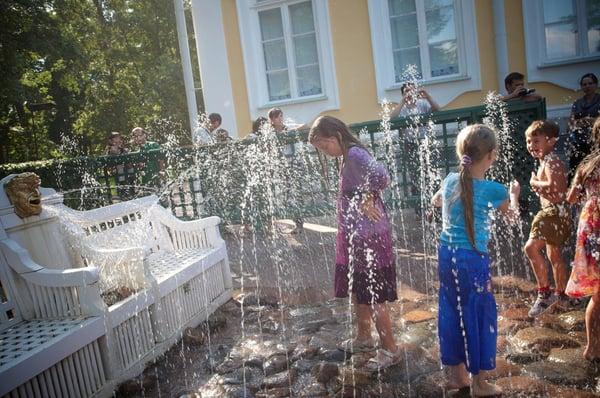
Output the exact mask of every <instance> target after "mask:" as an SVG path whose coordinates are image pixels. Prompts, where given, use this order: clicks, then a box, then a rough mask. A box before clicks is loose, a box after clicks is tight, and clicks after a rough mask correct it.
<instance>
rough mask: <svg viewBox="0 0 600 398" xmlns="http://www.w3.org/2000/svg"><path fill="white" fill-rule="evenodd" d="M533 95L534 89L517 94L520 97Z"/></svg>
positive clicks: (527, 89)
mask: <svg viewBox="0 0 600 398" xmlns="http://www.w3.org/2000/svg"><path fill="white" fill-rule="evenodd" d="M532 93H535V88H526V89H525V90H523V91H522V92H521V94H519V96H520V97H525V96H526V95H529V94H532Z"/></svg>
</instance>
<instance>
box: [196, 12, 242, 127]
mask: <svg viewBox="0 0 600 398" xmlns="http://www.w3.org/2000/svg"><path fill="white" fill-rule="evenodd" d="M192 18H193V21H194V35H195V38H196V48H197V50H198V63H199V65H200V76H201V77H202V92H203V95H204V105H205V108H206V112H207V113H213V112H215V113H219V114H220V115H221V117H222V118H223V124H222V127H223V128H224V129H226V130H227V131H229V134H230V136H231V137H232V138H237V137H239V134H238V129H237V123H236V115H235V106H234V103H233V89H232V86H231V79H230V74H229V60H228V59H227V47H226V44H225V31H224V30H223V14H222V11H221V1H220V0H192Z"/></svg>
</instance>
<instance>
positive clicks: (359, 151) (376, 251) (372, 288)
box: [308, 116, 400, 370]
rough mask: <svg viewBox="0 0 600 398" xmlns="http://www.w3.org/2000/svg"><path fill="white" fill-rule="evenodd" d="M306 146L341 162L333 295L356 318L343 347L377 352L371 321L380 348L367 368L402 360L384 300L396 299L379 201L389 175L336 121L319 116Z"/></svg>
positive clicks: (387, 226) (393, 270)
mask: <svg viewBox="0 0 600 398" xmlns="http://www.w3.org/2000/svg"><path fill="white" fill-rule="evenodd" d="M308 139H309V142H310V143H311V144H312V145H314V146H315V148H317V149H318V150H320V151H322V152H324V153H325V154H326V155H329V156H332V157H336V158H340V157H341V159H342V162H341V167H340V182H339V193H338V199H337V224H338V231H337V237H336V267H335V282H334V284H335V297H339V298H343V297H348V296H349V295H352V298H353V301H354V304H355V309H356V317H357V320H358V328H357V336H356V338H355V339H353V340H347V341H345V342H343V343H342V345H341V347H340V348H341V349H343V350H345V351H348V352H352V353H355V352H364V351H372V350H374V349H375V344H374V342H373V339H372V337H371V319H373V320H374V321H375V328H376V329H377V332H378V333H379V338H380V340H381V349H379V350H378V352H377V355H376V356H375V357H374V358H372V359H371V360H370V362H369V363H368V365H367V367H368V368H371V369H373V370H376V369H381V368H384V367H388V366H390V365H393V364H395V363H397V362H398V361H399V359H400V356H399V350H398V348H397V346H396V343H395V341H394V336H393V334H392V322H391V320H390V317H389V314H388V310H387V306H386V302H387V301H395V300H396V299H397V295H396V268H395V259H394V254H393V251H392V233H391V226H390V222H389V219H388V216H387V214H386V211H385V207H384V205H383V201H382V200H381V191H382V190H383V189H385V188H386V187H387V186H388V185H389V183H390V177H389V175H388V173H387V171H386V169H385V168H384V167H383V165H381V164H379V163H377V162H376V161H375V160H374V159H373V157H372V156H371V155H370V154H369V152H368V151H367V150H366V149H365V148H364V146H363V145H362V143H361V142H360V141H359V140H358V139H357V138H356V137H355V136H354V135H352V133H351V132H350V130H349V129H348V127H347V126H346V125H345V124H344V122H342V121H341V120H339V119H336V118H334V117H331V116H321V117H319V118H318V119H317V120H316V121H315V122H314V124H313V126H312V128H311V130H310V133H309V137H308Z"/></svg>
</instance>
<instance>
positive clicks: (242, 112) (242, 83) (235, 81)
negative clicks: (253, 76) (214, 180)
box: [221, 0, 252, 138]
mask: <svg viewBox="0 0 600 398" xmlns="http://www.w3.org/2000/svg"><path fill="white" fill-rule="evenodd" d="M221 13H222V15H223V30H224V33H225V43H226V46H227V59H228V60H229V75H230V77H231V88H232V90H233V106H234V107H235V114H236V123H237V128H238V137H240V138H242V137H244V136H246V135H247V134H248V133H250V131H252V119H251V117H250V107H249V104H248V89H247V86H246V73H245V71H244V55H243V52H242V42H241V40H240V28H239V26H240V25H239V23H238V15H237V7H236V4H235V0H222V1H221Z"/></svg>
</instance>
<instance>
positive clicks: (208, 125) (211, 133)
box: [193, 113, 231, 145]
mask: <svg viewBox="0 0 600 398" xmlns="http://www.w3.org/2000/svg"><path fill="white" fill-rule="evenodd" d="M222 121H223V119H222V118H221V115H219V114H218V113H211V114H210V115H208V117H207V118H206V119H205V122H204V123H202V124H201V125H200V126H199V127H198V129H197V130H196V131H195V132H194V137H193V141H194V144H196V145H207V144H214V143H223V142H229V141H231V137H230V136H229V133H228V132H227V130H225V129H223V128H221V123H222Z"/></svg>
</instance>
